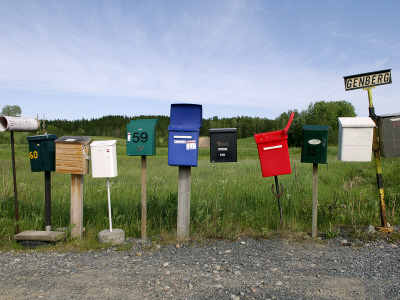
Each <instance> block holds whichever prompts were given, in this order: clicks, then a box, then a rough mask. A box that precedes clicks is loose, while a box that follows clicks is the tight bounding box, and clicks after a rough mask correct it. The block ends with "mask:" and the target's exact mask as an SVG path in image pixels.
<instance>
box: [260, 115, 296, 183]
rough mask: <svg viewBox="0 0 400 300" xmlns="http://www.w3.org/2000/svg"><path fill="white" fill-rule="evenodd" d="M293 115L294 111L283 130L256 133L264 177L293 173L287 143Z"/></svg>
mask: <svg viewBox="0 0 400 300" xmlns="http://www.w3.org/2000/svg"><path fill="white" fill-rule="evenodd" d="M293 117H294V113H293V112H292V113H291V115H290V118H289V122H288V124H287V125H286V127H285V129H283V130H278V131H272V132H266V133H259V134H255V135H254V138H255V140H256V143H257V148H258V155H259V157H260V164H261V171H262V175H263V177H270V176H278V175H285V174H290V173H292V169H291V167H290V158H289V149H288V144H287V138H288V136H287V131H288V130H289V127H290V125H291V124H292V121H293Z"/></svg>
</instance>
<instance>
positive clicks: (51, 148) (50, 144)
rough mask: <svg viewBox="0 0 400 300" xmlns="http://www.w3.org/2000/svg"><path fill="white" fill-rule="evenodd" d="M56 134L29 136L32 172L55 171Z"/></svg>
mask: <svg viewBox="0 0 400 300" xmlns="http://www.w3.org/2000/svg"><path fill="white" fill-rule="evenodd" d="M56 139H57V135H55V134H43V135H36V136H28V137H27V140H28V143H29V158H30V162H31V171H32V172H47V171H55V169H56V166H55V161H56V158H55V157H56V149H55V143H54V141H55V140H56Z"/></svg>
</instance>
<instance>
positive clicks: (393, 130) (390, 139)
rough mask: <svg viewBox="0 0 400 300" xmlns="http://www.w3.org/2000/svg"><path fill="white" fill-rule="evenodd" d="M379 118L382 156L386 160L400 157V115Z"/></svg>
mask: <svg viewBox="0 0 400 300" xmlns="http://www.w3.org/2000/svg"><path fill="white" fill-rule="evenodd" d="M377 118H378V131H379V147H380V153H381V155H382V156H383V157H386V158H390V157H396V156H400V113H396V114H388V115H382V116H377Z"/></svg>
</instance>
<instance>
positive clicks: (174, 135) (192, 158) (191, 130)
mask: <svg viewBox="0 0 400 300" xmlns="http://www.w3.org/2000/svg"><path fill="white" fill-rule="evenodd" d="M201 122H202V106H201V105H199V104H171V115H170V124H169V126H168V133H169V136H168V165H170V166H191V167H197V158H198V148H199V147H198V146H199V132H200V127H201Z"/></svg>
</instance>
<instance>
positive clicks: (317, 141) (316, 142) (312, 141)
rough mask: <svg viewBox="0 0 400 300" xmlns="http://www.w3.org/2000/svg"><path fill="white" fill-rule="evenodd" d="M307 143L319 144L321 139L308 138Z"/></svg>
mask: <svg viewBox="0 0 400 300" xmlns="http://www.w3.org/2000/svg"><path fill="white" fill-rule="evenodd" d="M308 143H309V144H310V145H319V144H321V140H318V139H312V140H309V141H308Z"/></svg>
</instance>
